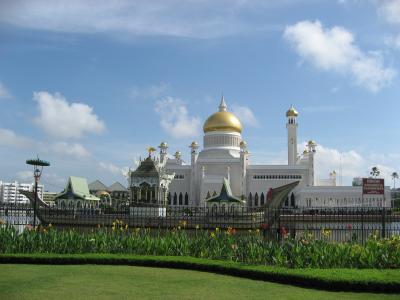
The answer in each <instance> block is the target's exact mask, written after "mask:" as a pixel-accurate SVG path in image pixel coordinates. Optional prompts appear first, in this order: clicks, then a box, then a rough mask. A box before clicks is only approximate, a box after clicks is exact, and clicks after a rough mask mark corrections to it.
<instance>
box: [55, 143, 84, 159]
mask: <svg viewBox="0 0 400 300" xmlns="http://www.w3.org/2000/svg"><path fill="white" fill-rule="evenodd" d="M49 148H50V150H51V151H52V152H54V153H56V154H58V155H69V156H74V157H76V158H87V157H90V153H89V151H88V150H86V148H85V147H83V146H82V145H81V144H78V143H72V144H68V143H66V142H57V143H54V144H51V145H50V147H49Z"/></svg>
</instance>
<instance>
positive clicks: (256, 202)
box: [254, 193, 258, 206]
mask: <svg viewBox="0 0 400 300" xmlns="http://www.w3.org/2000/svg"><path fill="white" fill-rule="evenodd" d="M254 206H258V193H256V194H255V195H254Z"/></svg>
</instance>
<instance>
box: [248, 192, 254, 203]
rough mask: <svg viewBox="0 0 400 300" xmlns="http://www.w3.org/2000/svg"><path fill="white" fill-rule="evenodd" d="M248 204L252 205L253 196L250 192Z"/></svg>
mask: <svg viewBox="0 0 400 300" xmlns="http://www.w3.org/2000/svg"><path fill="white" fill-rule="evenodd" d="M249 206H253V196H252V194H251V193H250V194H249Z"/></svg>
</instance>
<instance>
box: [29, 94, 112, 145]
mask: <svg viewBox="0 0 400 300" xmlns="http://www.w3.org/2000/svg"><path fill="white" fill-rule="evenodd" d="M33 99H34V100H35V101H37V102H38V105H39V116H38V117H37V118H36V119H35V123H36V125H38V126H39V127H41V128H42V129H43V130H44V131H45V132H46V133H47V134H49V135H51V136H53V137H57V138H81V137H83V136H84V134H86V133H96V134H100V133H102V132H104V130H105V125H104V122H103V121H101V120H99V118H98V116H97V115H96V114H94V113H93V108H92V107H90V106H88V105H86V104H84V103H71V104H70V103H68V101H67V100H66V99H65V98H64V97H63V96H62V95H61V94H59V93H55V94H50V93H48V92H35V93H34V94H33Z"/></svg>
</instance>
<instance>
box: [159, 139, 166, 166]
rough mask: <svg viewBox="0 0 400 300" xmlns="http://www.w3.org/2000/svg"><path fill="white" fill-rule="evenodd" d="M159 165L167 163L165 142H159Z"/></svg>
mask: <svg viewBox="0 0 400 300" xmlns="http://www.w3.org/2000/svg"><path fill="white" fill-rule="evenodd" d="M158 148H160V164H161V165H164V164H165V163H166V162H167V149H168V145H167V143H166V142H161V144H160V146H158Z"/></svg>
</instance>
